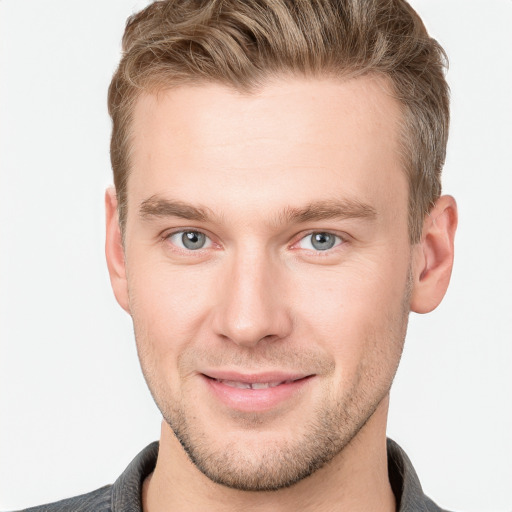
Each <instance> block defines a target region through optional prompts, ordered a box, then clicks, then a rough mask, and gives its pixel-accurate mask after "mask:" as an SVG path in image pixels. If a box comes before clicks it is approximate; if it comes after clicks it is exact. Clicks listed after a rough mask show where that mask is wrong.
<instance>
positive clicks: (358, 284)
mask: <svg viewBox="0 0 512 512" xmlns="http://www.w3.org/2000/svg"><path fill="white" fill-rule="evenodd" d="M407 277H408V271H407V262H406V261H405V260H404V261H402V262H396V265H395V264H388V265H382V262H381V264H379V265H377V264H376V263H372V262H371V261H365V262H364V263H363V262H360V264H353V265H346V266H344V267H340V268H336V269H328V270H327V269H323V270H322V272H310V273H308V274H307V279H301V280H300V281H298V282H297V283H296V286H295V289H296V290H297V300H296V301H295V307H296V316H297V318H299V319H301V321H300V322H299V324H301V325H302V329H304V332H303V333H302V336H305V337H307V338H311V337H313V339H314V340H315V341H316V343H318V344H321V345H323V348H324V349H325V350H327V351H328V352H329V353H331V354H332V355H333V357H334V358H335V360H336V365H337V371H338V372H341V373H343V375H344V376H345V378H349V375H352V376H353V374H354V373H356V372H357V371H358V368H359V367H360V366H361V364H363V362H364V361H365V360H369V359H371V358H374V357H378V358H380V359H384V360H390V359H396V357H397V354H398V357H399V353H400V351H401V349H400V348H399V347H400V346H401V343H402V338H403V335H404V334H405V332H404V329H405V322H406V319H407V311H408V310H407V308H406V305H405V304H404V303H405V302H406V290H407Z"/></svg>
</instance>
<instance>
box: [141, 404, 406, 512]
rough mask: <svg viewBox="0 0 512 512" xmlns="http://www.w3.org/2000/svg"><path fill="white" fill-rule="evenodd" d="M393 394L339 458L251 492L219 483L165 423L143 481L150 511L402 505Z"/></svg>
mask: <svg viewBox="0 0 512 512" xmlns="http://www.w3.org/2000/svg"><path fill="white" fill-rule="evenodd" d="M387 408H388V397H386V398H385V399H384V400H383V401H382V402H381V403H380V405H379V406H378V408H377V410H376V411H375V413H374V414H373V415H372V417H371V418H370V419H369V420H368V422H367V423H366V424H365V426H364V427H363V428H362V429H361V430H360V431H359V432H358V433H357V435H356V436H355V437H354V438H353V439H352V441H351V442H350V443H349V444H348V445H347V446H346V447H345V448H344V449H343V450H342V452H340V453H339V454H338V455H337V456H336V457H334V459H333V460H332V461H331V462H329V463H328V464H326V465H325V466H324V467H322V468H320V469H319V470H317V471H316V472H315V473H313V474H312V475H311V476H309V477H308V478H305V479H304V480H301V481H300V482H298V483H296V484H295V485H293V486H291V487H289V488H285V489H281V490H278V491H271V492H247V491H239V490H235V489H230V488H228V487H225V486H222V485H219V484H216V483H214V482H212V481H211V480H209V479H208V478H207V477H206V476H204V475H203V474H202V473H201V472H200V471H199V470H198V469H197V468H196V467H195V466H194V465H193V463H192V462H191V461H190V459H189V458H188V456H187V455H186V453H185V451H184V450H183V448H182V446H181V445H180V443H179V442H178V440H177V439H176V437H175V436H174V434H173V432H172V430H171V429H170V427H169V426H168V425H167V424H166V423H165V422H163V423H162V433H161V439H160V449H159V453H158V460H157V464H156V467H155V470H154V472H153V473H152V474H151V475H150V476H149V477H148V478H147V479H146V481H145V482H144V486H143V496H142V498H143V510H144V512H164V511H168V510H180V511H184V512H196V511H197V512H199V511H204V510H209V511H211V512H220V511H222V512H230V511H238V510H245V511H248V512H263V511H268V510H272V511H273V512H274V511H275V512H292V511H296V510H301V511H304V512H309V511H315V512H318V511H322V512H323V511H325V512H327V511H334V510H350V511H351V512H362V511H369V510H372V511H379V512H380V511H382V512H392V511H395V510H396V502H395V497H394V495H393V492H392V490H391V486H390V484H389V479H388V466H387V450H386V419H387Z"/></svg>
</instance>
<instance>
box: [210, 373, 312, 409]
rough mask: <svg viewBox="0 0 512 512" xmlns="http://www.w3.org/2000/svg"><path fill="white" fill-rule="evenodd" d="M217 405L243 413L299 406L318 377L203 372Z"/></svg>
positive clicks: (287, 374)
mask: <svg viewBox="0 0 512 512" xmlns="http://www.w3.org/2000/svg"><path fill="white" fill-rule="evenodd" d="M201 375H202V380H203V382H204V383H205V384H206V389H208V390H209V393H208V395H207V396H209V397H210V399H211V400H213V403H214V404H216V406H217V404H218V405H223V406H225V407H227V408H228V409H232V410H236V411H239V412H248V413H256V412H265V411H269V410H271V409H275V408H278V407H285V406H286V407H288V406H291V405H292V404H296V403H297V402H298V401H299V400H301V397H302V396H303V393H304V390H305V388H306V387H307V386H308V384H309V383H310V382H311V381H312V380H314V377H315V375H304V374H302V375H299V374H290V373H283V372H267V373H264V374H256V375H255V374H252V375H249V374H239V373H233V372H216V371H211V372H210V371H209V372H207V373H202V374H201Z"/></svg>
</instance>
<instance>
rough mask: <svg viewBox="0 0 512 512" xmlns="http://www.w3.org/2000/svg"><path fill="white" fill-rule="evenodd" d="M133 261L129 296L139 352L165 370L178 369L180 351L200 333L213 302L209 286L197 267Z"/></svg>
mask: <svg viewBox="0 0 512 512" xmlns="http://www.w3.org/2000/svg"><path fill="white" fill-rule="evenodd" d="M133 263H134V264H133V267H134V268H136V270H137V271H136V272H133V273H130V272H129V273H128V276H129V300H130V311H131V315H132V319H133V324H134V329H135V334H136V340H137V347H138V350H139V354H140V355H141V358H142V357H144V358H146V359H148V358H149V359H151V360H152V361H154V365H155V368H157V369H160V370H161V371H164V372H168V371H170V370H174V368H175V366H176V364H177V357H178V356H179V354H180V353H181V352H183V350H185V348H186V347H187V346H189V345H190V344H191V343H192V342H193V341H194V340H195V339H197V338H198V336H199V331H200V329H201V326H202V325H203V323H204V318H205V316H206V315H207V311H208V304H209V303H210V304H211V298H210V297H209V296H208V292H207V290H208V288H209V286H208V285H207V283H205V276H204V275H203V274H204V273H201V274H200V273H199V272H198V271H197V270H195V269H193V268H192V269H191V268H187V269H185V268H176V267H174V268H172V267H170V265H167V264H165V263H164V264H157V263H155V262H153V264H150V263H148V264H146V265H144V264H138V265H137V263H136V262H135V261H134V262H133Z"/></svg>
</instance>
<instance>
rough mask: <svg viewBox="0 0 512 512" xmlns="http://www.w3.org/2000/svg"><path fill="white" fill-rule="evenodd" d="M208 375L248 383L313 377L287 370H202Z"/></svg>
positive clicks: (213, 377) (218, 378)
mask: <svg viewBox="0 0 512 512" xmlns="http://www.w3.org/2000/svg"><path fill="white" fill-rule="evenodd" d="M200 373H202V374H203V375H205V376H206V377H209V378H210V379H215V380H226V381H232V382H243V383H247V384H255V383H267V382H286V381H294V380H300V379H304V378H306V377H311V374H307V373H297V372H286V371H266V372H258V373H241V372H237V371H231V370H229V371H224V370H205V371H202V372H200Z"/></svg>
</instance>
